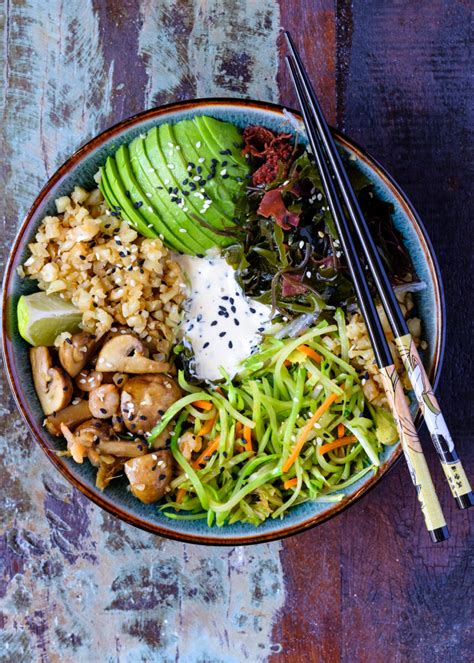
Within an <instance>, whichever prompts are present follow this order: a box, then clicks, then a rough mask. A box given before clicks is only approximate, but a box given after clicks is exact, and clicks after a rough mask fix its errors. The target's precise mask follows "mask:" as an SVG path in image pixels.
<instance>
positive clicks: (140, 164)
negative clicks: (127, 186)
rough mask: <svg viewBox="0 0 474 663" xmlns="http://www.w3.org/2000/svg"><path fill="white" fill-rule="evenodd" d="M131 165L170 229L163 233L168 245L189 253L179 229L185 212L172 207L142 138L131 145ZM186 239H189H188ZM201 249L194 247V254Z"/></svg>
mask: <svg viewBox="0 0 474 663" xmlns="http://www.w3.org/2000/svg"><path fill="white" fill-rule="evenodd" d="M129 151H130V163H131V165H132V169H133V172H134V174H135V177H136V179H137V181H138V182H139V183H140V185H141V187H142V189H143V190H144V191H146V192H149V193H151V197H148V196H147V199H148V201H149V203H150V205H152V207H153V208H154V209H156V210H160V211H161V212H162V216H163V219H164V220H165V222H166V226H167V228H168V232H169V234H170V235H169V237H168V234H167V233H165V232H163V235H164V237H165V240H166V242H167V243H169V244H170V245H172V246H173V247H174V248H178V250H179V251H181V252H183V253H188V252H189V251H190V250H191V247H190V246H189V245H188V243H187V242H186V241H183V237H182V236H183V235H184V234H185V233H180V232H179V229H180V228H181V227H182V222H183V216H184V212H182V211H181V209H179V208H178V207H177V206H176V205H170V200H169V193H168V191H167V188H165V185H164V184H163V182H162V181H161V179H160V178H159V177H158V175H157V173H156V169H155V168H153V166H152V164H151V163H150V161H149V160H148V155H147V153H146V150H145V141H144V139H143V138H141V137H137V138H135V140H133V141H132V142H131V143H130V146H129ZM185 239H188V238H187V237H186V238H185ZM199 249H200V247H198V246H197V244H196V245H195V246H194V247H193V250H192V253H196V252H199Z"/></svg>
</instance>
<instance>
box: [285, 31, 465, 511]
mask: <svg viewBox="0 0 474 663" xmlns="http://www.w3.org/2000/svg"><path fill="white" fill-rule="evenodd" d="M285 36H286V39H287V42H288V45H289V49H290V52H291V54H292V56H293V58H294V62H295V65H296V70H297V71H298V75H299V77H300V80H301V84H302V88H303V90H304V94H305V96H306V99H307V103H308V106H309V110H310V113H311V115H312V118H313V120H314V124H315V126H316V130H317V132H318V135H319V140H320V142H321V143H322V145H323V147H324V150H325V153H326V156H327V159H328V161H329V164H330V166H331V171H332V174H333V175H334V177H335V180H336V182H337V185H338V187H339V190H340V192H341V194H342V198H343V200H344V203H345V205H346V209H347V211H348V213H349V217H350V219H351V221H352V223H353V227H354V229H355V232H356V234H357V236H358V238H359V241H360V245H361V247H362V251H363V252H364V255H365V258H366V260H367V264H368V266H369V269H370V271H371V273H372V276H373V279H374V282H375V285H376V288H377V292H378V294H379V297H380V300H381V302H382V305H383V307H384V310H385V313H386V315H387V318H388V321H389V323H390V326H391V328H392V330H393V335H394V340H395V344H396V346H397V348H398V351H399V354H400V357H401V359H402V361H403V364H404V366H405V370H406V372H407V375H408V379H409V380H410V383H411V385H412V387H413V391H414V393H415V396H416V399H417V401H418V403H419V405H420V408H421V412H422V414H423V416H424V419H425V422H426V425H427V428H428V430H429V432H430V435H431V439H432V442H433V445H434V447H435V449H436V452H437V454H438V458H439V460H440V462H441V466H442V468H443V470H444V473H445V475H446V478H447V480H448V483H449V487H450V489H451V493H452V495H453V497H454V498H455V499H456V502H457V504H458V507H459V508H461V509H466V508H468V507H470V506H473V505H474V496H473V493H472V489H471V486H470V484H469V480H468V479H467V477H466V474H465V472H464V468H463V466H462V463H461V460H460V458H459V456H458V454H457V452H456V449H455V446H454V442H453V439H452V437H451V435H450V432H449V429H448V427H447V425H446V422H445V420H444V417H443V414H442V412H441V408H440V406H439V404H438V401H437V399H436V397H435V395H434V390H433V387H432V386H431V384H430V381H429V378H428V376H427V374H426V371H425V369H424V367H423V363H422V361H421V359H420V356H419V354H418V350H417V349H416V346H415V343H414V341H413V338H412V335H411V333H410V331H409V329H408V326H407V323H406V321H405V318H404V316H403V313H402V311H401V308H400V305H399V303H398V300H397V298H396V296H395V293H394V291H393V288H392V285H391V283H390V279H389V277H388V274H387V272H386V270H385V268H384V266H383V263H382V259H381V257H380V254H379V252H378V250H377V247H376V245H375V242H374V240H373V237H372V234H371V232H370V229H369V227H368V225H367V221H366V220H365V217H364V215H363V213H362V210H361V208H360V205H359V202H358V200H357V196H356V194H355V192H354V189H353V188H352V186H351V183H350V181H349V177H348V175H347V173H346V170H345V168H344V165H343V163H342V160H341V157H340V155H339V152H338V150H337V148H336V144H335V142H334V139H333V137H332V134H331V132H330V130H329V127H328V125H327V122H326V119H325V117H324V114H323V112H322V110H321V106H320V105H319V102H318V99H317V97H316V94H315V92H314V89H313V87H312V85H311V82H310V80H309V77H308V74H307V72H306V70H305V68H304V65H303V63H302V61H301V57H300V55H299V53H298V52H297V50H296V47H295V44H294V42H293V40H292V38H291V36H290V34H289V33H285Z"/></svg>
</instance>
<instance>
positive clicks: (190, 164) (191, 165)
mask: <svg viewBox="0 0 474 663" xmlns="http://www.w3.org/2000/svg"><path fill="white" fill-rule="evenodd" d="M188 168H196V164H195V163H193V162H192V161H188Z"/></svg>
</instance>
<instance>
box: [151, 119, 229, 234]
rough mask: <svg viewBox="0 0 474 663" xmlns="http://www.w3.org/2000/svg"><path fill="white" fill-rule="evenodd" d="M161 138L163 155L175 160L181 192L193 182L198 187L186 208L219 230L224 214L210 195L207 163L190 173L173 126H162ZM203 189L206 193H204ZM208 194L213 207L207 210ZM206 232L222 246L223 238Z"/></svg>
mask: <svg viewBox="0 0 474 663" xmlns="http://www.w3.org/2000/svg"><path fill="white" fill-rule="evenodd" d="M159 136H160V141H161V149H162V151H163V153H164V154H165V156H166V155H167V154H168V155H171V156H170V159H171V158H172V160H173V165H174V170H173V174H174V175H175V177H176V180H177V181H178V184H179V190H180V191H189V184H190V183H191V182H193V183H194V184H195V185H196V191H191V192H190V193H189V195H188V196H187V198H186V206H188V207H189V209H193V211H194V214H196V216H200V217H203V219H204V220H205V221H206V222H207V223H208V224H210V225H213V226H215V227H217V228H222V227H223V223H222V216H223V212H222V211H219V210H218V209H216V208H215V205H214V200H213V198H212V196H211V195H210V194H209V191H208V187H207V186H206V184H207V181H206V175H207V173H208V172H209V171H208V170H206V166H205V163H197V164H195V166H196V168H194V169H193V170H192V171H191V172H189V171H188V163H189V160H188V159H187V156H186V154H187V153H186V152H185V150H184V149H183V146H182V145H180V144H178V143H177V139H176V136H175V134H174V133H173V131H172V127H171V125H169V124H166V125H162V126H161V127H160V129H159ZM170 145H173V148H171V147H170ZM176 145H178V146H179V148H180V149H176ZM193 163H194V162H193ZM197 168H199V169H200V171H201V172H200V173H198V172H197ZM187 180H189V182H188V184H183V182H186V181H187ZM201 189H202V190H203V191H204V192H205V193H203V192H202V191H201ZM206 194H207V195H208V196H209V198H210V199H211V201H212V202H211V205H210V206H209V207H207V209H206V207H205V199H204V196H205V195H206ZM183 195H184V194H183ZM205 230H206V232H207V233H208V235H209V237H210V238H212V240H213V241H214V244H222V239H223V238H222V236H221V237H218V236H216V235H214V234H213V233H212V232H211V231H210V230H208V229H207V228H206V229H205Z"/></svg>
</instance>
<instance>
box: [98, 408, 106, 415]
mask: <svg viewBox="0 0 474 663" xmlns="http://www.w3.org/2000/svg"><path fill="white" fill-rule="evenodd" d="M99 409H100V411H101V412H102V414H107V410H106V409H105V407H101V408H99Z"/></svg>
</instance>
